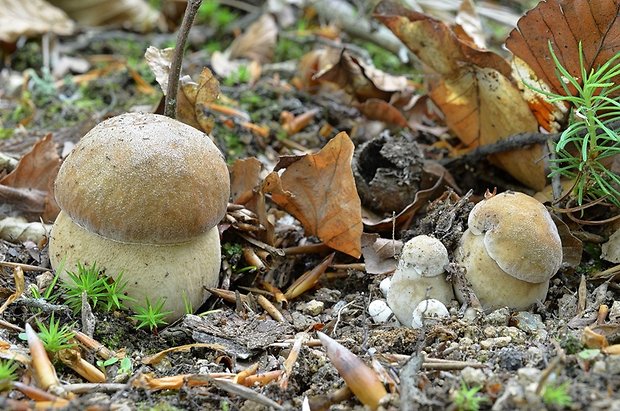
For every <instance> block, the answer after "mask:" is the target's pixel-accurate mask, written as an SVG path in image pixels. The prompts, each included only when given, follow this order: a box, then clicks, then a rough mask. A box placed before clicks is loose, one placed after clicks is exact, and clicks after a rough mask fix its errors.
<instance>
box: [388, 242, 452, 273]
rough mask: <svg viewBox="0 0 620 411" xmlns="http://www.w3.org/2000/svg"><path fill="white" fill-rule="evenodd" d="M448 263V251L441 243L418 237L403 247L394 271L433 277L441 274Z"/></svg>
mask: <svg viewBox="0 0 620 411" xmlns="http://www.w3.org/2000/svg"><path fill="white" fill-rule="evenodd" d="M449 263H450V260H449V258H448V250H446V247H445V246H444V245H443V244H442V242H441V241H439V240H438V239H436V238H434V237H430V236H427V235H419V236H416V237H413V238H412V239H411V240H409V241H407V242H406V243H405V245H404V246H403V250H402V252H401V254H400V258H399V259H398V268H397V269H396V271H397V272H398V271H409V270H413V271H415V273H417V275H419V276H422V277H434V276H437V275H440V274H443V272H444V268H445V267H446V266H447V265H448V264H449ZM412 274H413V273H412Z"/></svg>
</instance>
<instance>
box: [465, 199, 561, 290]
mask: <svg viewBox="0 0 620 411" xmlns="http://www.w3.org/2000/svg"><path fill="white" fill-rule="evenodd" d="M468 225H469V230H470V231H471V233H472V234H474V235H477V236H482V237H483V238H484V246H485V248H486V251H487V253H488V254H489V256H490V257H491V258H492V259H493V260H495V262H496V263H497V265H499V267H501V268H502V270H504V272H505V273H507V274H509V275H511V276H513V277H515V278H517V279H519V280H523V281H527V282H530V283H541V282H543V281H547V280H549V279H550V278H551V277H553V275H554V274H555V273H556V272H557V271H558V270H559V269H560V265H561V264H562V242H561V240H560V235H559V234H558V230H557V228H556V226H555V223H554V222H553V220H552V219H551V215H550V214H549V212H548V211H547V209H546V208H545V206H544V205H542V204H541V203H540V202H539V201H538V200H536V199H534V198H533V197H530V196H528V195H526V194H523V193H517V192H505V193H501V194H497V195H495V196H493V197H491V198H489V199H487V200H483V201H481V202H480V203H478V204H476V206H475V207H474V208H473V209H472V211H471V213H470V214H469V218H468Z"/></svg>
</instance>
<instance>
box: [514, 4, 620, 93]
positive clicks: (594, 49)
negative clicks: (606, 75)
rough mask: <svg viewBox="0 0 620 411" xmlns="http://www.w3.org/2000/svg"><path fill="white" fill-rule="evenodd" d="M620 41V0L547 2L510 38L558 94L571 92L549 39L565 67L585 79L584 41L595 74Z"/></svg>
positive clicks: (525, 18) (587, 61) (588, 66)
mask: <svg viewBox="0 0 620 411" xmlns="http://www.w3.org/2000/svg"><path fill="white" fill-rule="evenodd" d="M619 39H620V0H547V1H544V2H540V3H539V4H538V5H537V6H536V7H534V8H533V9H532V10H530V11H528V12H527V13H526V14H525V16H523V17H522V18H521V19H520V20H519V22H518V23H517V28H516V29H514V30H513V31H512V32H511V33H510V36H509V37H508V39H507V40H506V47H508V49H509V50H510V51H512V52H513V54H514V55H515V56H518V57H519V58H520V59H521V60H522V61H523V62H525V64H527V65H528V66H529V67H531V69H532V70H533V71H534V73H535V74H536V77H537V78H538V79H540V80H542V81H544V82H545V83H546V84H548V85H549V86H550V87H551V89H552V90H553V91H554V92H555V93H558V94H565V92H564V89H563V87H562V82H561V80H560V79H558V77H557V76H556V74H555V73H556V69H555V64H554V62H553V60H552V59H551V56H550V52H549V45H548V42H549V41H550V42H551V45H552V47H553V50H554V52H555V53H556V55H557V57H558V60H559V61H560V63H562V66H564V68H566V69H567V71H568V72H569V73H571V74H572V75H573V76H575V77H577V78H581V70H580V65H579V42H580V41H581V43H582V46H583V54H584V65H585V70H586V71H587V72H590V70H592V69H596V67H599V66H601V65H603V64H604V63H605V62H606V61H608V60H609V59H610V58H611V57H613V56H614V55H615V54H616V53H618V52H619V51H620V42H619ZM526 79H527V77H526ZM574 93H575V90H574V89H573V94H574ZM618 94H620V90H616V94H615V95H618Z"/></svg>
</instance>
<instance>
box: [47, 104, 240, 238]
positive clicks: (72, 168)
mask: <svg viewBox="0 0 620 411" xmlns="http://www.w3.org/2000/svg"><path fill="white" fill-rule="evenodd" d="M229 194H230V181H229V176H228V169H227V166H226V163H225V161H224V158H223V156H222V154H221V152H220V151H219V150H218V148H217V147H216V146H215V144H213V142H212V141H211V139H210V138H209V136H207V135H206V134H204V133H202V132H200V131H198V130H196V129H195V128H193V127H190V126H188V125H186V124H183V123H181V122H179V121H176V120H172V119H170V118H168V117H164V116H160V115H157V114H143V113H128V114H123V115H120V116H117V117H113V118H110V119H108V120H106V121H103V122H102V123H100V124H98V125H97V126H96V127H95V128H93V129H92V130H91V131H89V132H88V133H87V134H86V135H85V136H84V137H83V138H82V140H80V142H79V143H78V144H77V145H76V146H75V148H74V150H73V151H72V152H71V154H69V156H68V157H67V159H66V160H65V161H64V163H63V164H62V166H61V168H60V171H59V172H58V177H57V178H56V183H55V195H56V201H57V202H58V205H59V206H60V208H61V209H62V210H63V211H65V212H66V213H67V214H68V215H69V216H70V217H71V219H73V221H74V222H75V223H77V224H78V225H80V226H82V227H84V228H86V229H87V230H89V231H91V232H93V233H96V234H99V235H101V236H103V237H107V238H111V239H114V240H118V241H124V242H132V243H149V244H171V243H178V242H183V241H188V240H190V239H191V238H193V237H196V236H198V235H200V234H202V233H204V232H206V231H208V230H209V229H211V228H212V227H214V226H215V225H216V224H217V223H218V222H219V221H220V220H221V218H222V217H223V216H224V213H225V212H226V206H227V203H228V197H229Z"/></svg>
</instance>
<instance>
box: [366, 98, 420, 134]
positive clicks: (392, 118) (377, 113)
mask: <svg viewBox="0 0 620 411" xmlns="http://www.w3.org/2000/svg"><path fill="white" fill-rule="evenodd" d="M356 107H357V109H358V110H359V111H360V113H362V114H363V115H364V116H365V117H366V118H367V119H369V120H377V121H383V122H384V123H388V124H393V125H396V126H399V127H407V126H408V123H407V119H406V118H405V116H404V115H403V113H401V111H400V110H399V109H397V108H396V107H394V106H393V105H392V104H390V103H388V102H387V101H383V100H379V99H377V98H369V99H368V100H366V101H364V102H363V103H361V104H357V105H356Z"/></svg>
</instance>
